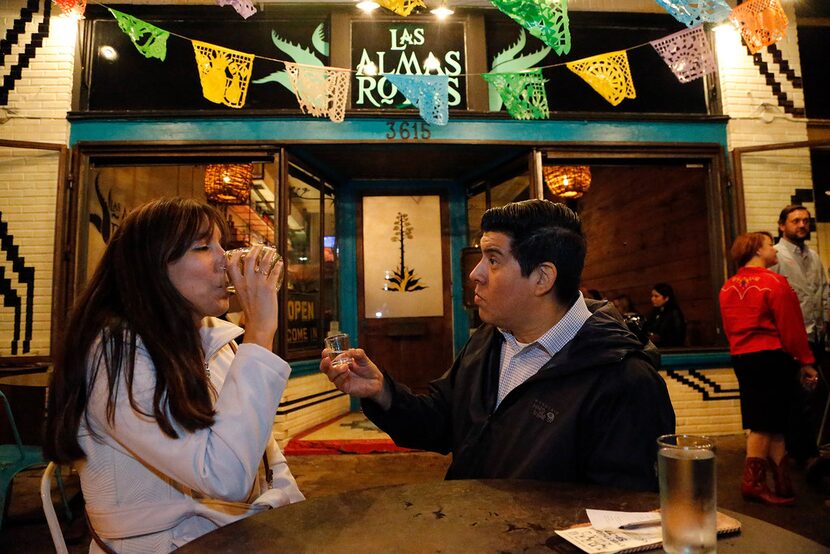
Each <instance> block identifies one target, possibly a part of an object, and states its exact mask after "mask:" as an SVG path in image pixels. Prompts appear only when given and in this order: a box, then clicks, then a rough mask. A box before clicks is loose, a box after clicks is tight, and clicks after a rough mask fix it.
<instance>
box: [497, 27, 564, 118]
mask: <svg viewBox="0 0 830 554" xmlns="http://www.w3.org/2000/svg"><path fill="white" fill-rule="evenodd" d="M526 43H527V35H526V34H525V30H524V29H522V28H519V38H518V40H517V41H516V42H515V43H514V44H512V45H510V46H509V47H507V48H505V49H504V50H502V51H501V52H499V53H498V54H496V55H495V56H494V57H493V63H492V64H491V66H490V67H491V69H490V75H492V74H496V73H519V72H521V71H526V70H528V69H530V68H531V67H533V66H534V65H536V64H538V63H539V62H541V61H542V60H543V59H545V56H547V55H548V54H550V51H551V47H550V46H544V47H542V48H541V49H539V50H536V51H535V52H532V53H530V54H524V55H521V56H519V57H516V56H517V55H518V54H520V53H521V52H522V50H524V47H525V44H526ZM485 79H487V77H485ZM487 82H488V83H489V82H490V81H489V80H488V81H487ZM487 88H488V93H489V98H490V111H491V112H497V111H499V110H501V107H502V103H503V102H504V101H503V100H502V95H501V92H499V90H498V89H497V88H496V86H494V85H491V86H489V87H487ZM546 103H547V102H546ZM508 111H509V110H508ZM511 115H512V114H511ZM545 117H547V116H545Z"/></svg>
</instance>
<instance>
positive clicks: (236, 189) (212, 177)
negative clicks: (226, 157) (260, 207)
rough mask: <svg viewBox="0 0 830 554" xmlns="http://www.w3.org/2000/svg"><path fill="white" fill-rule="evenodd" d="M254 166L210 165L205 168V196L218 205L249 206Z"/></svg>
mask: <svg viewBox="0 0 830 554" xmlns="http://www.w3.org/2000/svg"><path fill="white" fill-rule="evenodd" d="M253 166H254V164H209V165H208V166H207V167H205V196H206V197H207V199H208V200H209V201H211V202H215V203H217V204H247V203H248V201H249V200H250V198H251V180H252V175H253V170H254V169H253Z"/></svg>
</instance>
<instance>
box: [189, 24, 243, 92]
mask: <svg viewBox="0 0 830 554" xmlns="http://www.w3.org/2000/svg"><path fill="white" fill-rule="evenodd" d="M191 42H192V43H193V50H194V52H195V54H196V68H197V69H198V71H199V81H200V82H201V83H202V95H203V96H204V97H205V98H206V99H208V100H210V101H211V102H215V103H216V104H224V105H226V106H230V107H231V108H241V107H242V106H244V105H245V97H246V95H247V94H248V82H249V81H250V80H251V67H252V66H253V63H254V55H253V54H246V53H245V52H237V51H236V50H231V49H230V48H222V47H221V46H216V45H213V44H208V43H206V42H200V41H198V40H192V41H191Z"/></svg>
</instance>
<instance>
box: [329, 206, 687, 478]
mask: <svg viewBox="0 0 830 554" xmlns="http://www.w3.org/2000/svg"><path fill="white" fill-rule="evenodd" d="M481 228H482V230H483V232H484V235H483V236H482V238H481V254H482V256H481V261H480V262H479V264H478V265H477V266H476V267H475V269H473V271H472V273H471V274H470V278H471V279H472V280H473V281H474V282H475V284H476V294H475V302H476V304H477V305H478V307H479V314H480V316H481V319H482V321H484V323H485V325H483V326H482V327H481V328H479V329H478V330H477V331H476V332H475V334H474V335H473V336H472V337H471V338H470V340H469V341H468V343H467V345H466V346H465V347H464V349H463V350H462V351H461V353H460V354H459V355H458V357H457V358H456V360H455V362H454V363H453V365H452V367H451V368H450V369H449V371H448V372H447V373H446V374H445V375H444V376H443V377H442V378H440V379H438V380H436V381H434V382H433V383H432V384H431V386H430V389H431V390H430V392H429V394H426V395H415V394H412V393H411V392H410V391H409V390H408V389H407V388H406V387H405V386H403V385H401V384H399V383H396V382H394V380H393V379H392V378H391V377H390V376H389V375H388V374H386V373H384V372H382V371H381V370H379V369H378V368H377V366H376V365H375V364H374V363H373V362H372V361H371V359H369V357H368V356H367V355H366V353H365V352H364V351H363V350H361V349H350V350H348V351H346V352H345V353H344V355H343V356H344V357H346V356H347V357H351V358H352V361H350V362H349V363H348V364H346V363H344V364H333V363H332V360H331V359H330V358H329V353H330V350H329V349H328V348H327V349H326V350H324V351H323V359H322V361H321V363H320V369H321V371H322V372H324V373H325V374H326V375H327V376H328V378H329V379H330V380H331V381H332V382H333V383H334V384H335V385H336V386H337V388H338V389H340V390H342V391H344V392H346V393H349V394H351V395H353V396H356V397H359V398H361V399H362V402H361V403H362V407H363V410H364V412H365V413H366V415H367V416H368V417H369V418H370V419H371V420H372V421H373V422H374V423H375V424H377V425H378V426H379V427H380V428H381V429H382V430H384V431H385V432H387V433H388V434H389V435H390V436H391V437H392V439H393V440H394V441H395V442H396V443H397V444H399V445H400V446H404V447H410V448H419V449H423V450H431V451H435V452H440V453H444V454H446V453H450V452H452V454H453V460H452V464H451V465H450V468H449V470H448V472H447V475H446V477H447V478H448V479H476V478H516V479H540V480H547V481H571V482H588V483H597V484H602V485H609V486H615V487H622V488H629V489H641V490H657V476H656V473H655V462H656V447H655V440H656V439H657V437H658V436H660V435H663V434H667V433H672V432H674V411H673V410H672V407H671V402H670V400H669V396H668V392H667V390H666V385H665V383H664V382H663V379H662V378H661V377H660V376H659V375H658V373H657V371H656V370H655V368H654V366H653V365H652V362H651V361H650V358H649V356H648V355H647V354H646V353H645V351H644V348H643V346H642V344H641V343H640V341H639V340H638V339H637V337H636V335H635V334H634V333H633V332H632V331H630V330H629V329H628V328H627V327H626V326H625V324H624V323H623V322H622V321H621V320H620V319H619V315H618V314H617V312H616V310H614V309H613V308H612V307H610V305H609V304H608V302H606V301H593V300H589V301H586V300H585V299H584V298H583V296H582V294H581V293H580V292H579V282H580V277H581V273H582V267H583V264H584V260H585V250H586V243H585V238H584V236H583V234H582V229H581V222H580V220H579V217H578V216H577V215H576V214H575V213H574V212H573V211H571V210H570V209H569V208H567V207H566V206H565V205H563V204H554V203H552V202H548V201H545V200H528V201H524V202H519V203H512V204H508V205H506V206H504V207H501V208H493V209H490V210H488V211H487V212H486V213H485V214H484V216H483V218H482V225H481ZM424 361H425V363H429V359H428V356H425V357H424Z"/></svg>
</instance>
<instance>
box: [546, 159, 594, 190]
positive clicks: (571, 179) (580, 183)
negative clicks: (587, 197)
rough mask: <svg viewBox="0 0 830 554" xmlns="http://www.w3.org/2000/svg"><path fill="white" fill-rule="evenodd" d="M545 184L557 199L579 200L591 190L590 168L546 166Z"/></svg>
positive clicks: (583, 166)
mask: <svg viewBox="0 0 830 554" xmlns="http://www.w3.org/2000/svg"><path fill="white" fill-rule="evenodd" d="M542 171H543V173H544V177H545V184H546V185H547V186H548V188H549V189H550V192H551V194H553V195H554V196H557V197H559V198H579V197H580V196H582V195H583V194H585V191H587V190H588V189H589V188H591V168H590V167H589V166H587V165H546V166H544V167H543V168H542Z"/></svg>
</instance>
